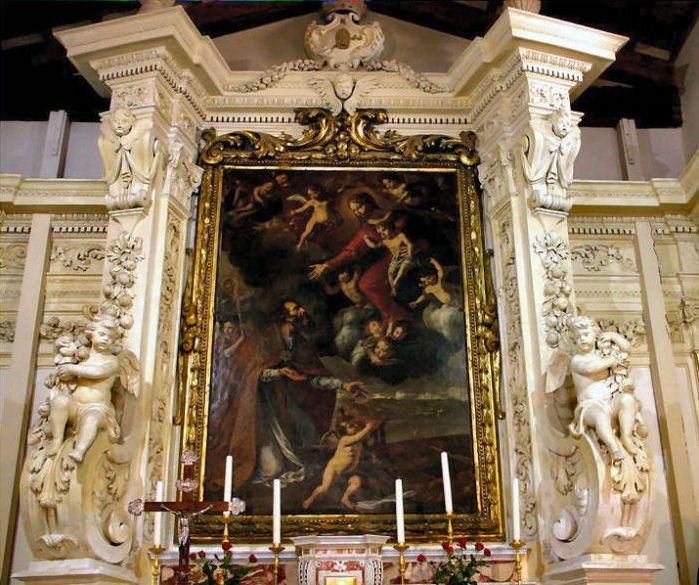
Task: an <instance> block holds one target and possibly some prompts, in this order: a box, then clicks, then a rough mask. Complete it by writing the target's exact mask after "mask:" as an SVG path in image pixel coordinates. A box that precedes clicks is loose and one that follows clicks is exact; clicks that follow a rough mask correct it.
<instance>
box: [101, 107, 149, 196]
mask: <svg viewBox="0 0 699 585" xmlns="http://www.w3.org/2000/svg"><path fill="white" fill-rule="evenodd" d="M98 146H99V152H100V156H101V157H102V166H103V167H104V178H105V180H106V181H107V185H109V194H108V195H107V208H108V209H132V208H136V207H148V206H149V204H150V199H149V189H150V186H151V183H152V182H153V180H154V178H155V175H156V172H157V170H158V167H159V166H160V161H161V160H162V153H161V152H160V149H159V147H158V141H157V140H156V139H155V138H154V137H153V132H152V129H151V127H150V125H149V123H148V122H147V121H146V120H137V119H136V116H135V115H134V113H133V112H132V111H131V110H129V109H128V108H124V107H119V108H117V109H116V110H114V112H112V114H111V115H110V116H109V119H108V120H107V121H106V123H104V124H103V133H102V135H101V136H100V137H99V140H98Z"/></svg>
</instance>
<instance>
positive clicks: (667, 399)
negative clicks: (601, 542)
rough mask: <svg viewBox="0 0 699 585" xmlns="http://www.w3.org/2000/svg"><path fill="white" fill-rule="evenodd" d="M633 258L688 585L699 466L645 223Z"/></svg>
mask: <svg viewBox="0 0 699 585" xmlns="http://www.w3.org/2000/svg"><path fill="white" fill-rule="evenodd" d="M636 258H637V263H638V267H639V270H640V273H641V279H640V281H641V292H642V303H643V321H644V322H645V324H646V330H647V332H648V333H647V335H648V349H649V351H650V358H651V360H650V369H651V377H652V380H653V391H654V394H655V402H656V406H657V409H658V415H659V416H658V423H659V427H660V433H661V436H662V440H663V445H664V446H665V447H666V452H665V462H666V465H667V472H668V473H667V485H668V490H669V494H668V495H669V498H668V500H669V504H670V510H671V513H672V517H673V523H674V525H675V527H676V529H675V531H674V536H675V539H676V543H677V544H676V549H677V557H678V561H679V573H680V579H681V580H682V582H683V583H689V582H691V581H692V580H693V579H694V578H695V577H696V575H694V576H693V575H691V574H690V573H689V565H690V561H691V562H693V561H692V559H696V558H697V556H699V536H698V535H697V525H698V523H699V500H698V499H697V491H696V490H697V489H699V488H698V487H697V486H699V461H696V458H694V457H692V456H691V455H690V452H691V448H692V447H695V446H694V445H688V444H687V437H688V436H691V435H688V433H687V431H686V430H685V422H684V417H685V416H686V413H683V409H682V398H681V394H680V393H681V392H682V390H683V387H682V385H680V384H679V381H678V379H677V373H676V368H675V354H674V351H673V348H672V341H671V339H670V331H669V327H668V323H667V318H666V307H665V295H664V292H663V287H662V282H661V280H660V267H659V265H658V256H657V254H656V250H655V246H654V242H653V233H652V226H651V224H650V222H648V221H637V222H636Z"/></svg>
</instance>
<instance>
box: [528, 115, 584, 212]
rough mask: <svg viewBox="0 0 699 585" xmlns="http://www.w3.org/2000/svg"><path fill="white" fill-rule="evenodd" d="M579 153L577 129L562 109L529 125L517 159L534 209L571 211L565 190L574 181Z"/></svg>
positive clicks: (570, 116) (570, 204)
mask: <svg viewBox="0 0 699 585" xmlns="http://www.w3.org/2000/svg"><path fill="white" fill-rule="evenodd" d="M579 151H580V129H579V128H578V127H577V125H576V124H575V121H574V120H573V116H572V114H571V112H570V111H569V110H568V109H567V108H566V107H565V106H560V107H559V108H558V109H556V110H555V111H554V112H552V113H551V114H550V115H548V116H546V117H545V118H542V119H535V120H533V121H532V125H531V127H530V129H529V132H528V133H527V134H526V135H525V136H524V138H523V141H522V147H521V150H520V155H521V157H520V158H521V161H522V169H523V171H524V177H525V179H526V180H527V183H529V185H530V186H531V188H532V205H533V206H534V207H535V208H543V209H550V210H553V211H563V212H568V211H570V208H571V207H572V205H573V203H572V201H571V200H570V199H568V197H567V193H566V190H567V189H568V187H569V186H570V184H571V182H572V181H573V165H574V164H575V159H576V158H577V156H578V152H579Z"/></svg>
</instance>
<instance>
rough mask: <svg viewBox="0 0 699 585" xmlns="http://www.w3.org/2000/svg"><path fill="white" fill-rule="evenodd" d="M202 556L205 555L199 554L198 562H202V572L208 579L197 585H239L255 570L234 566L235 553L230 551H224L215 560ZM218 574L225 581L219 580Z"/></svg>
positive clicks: (248, 567)
mask: <svg viewBox="0 0 699 585" xmlns="http://www.w3.org/2000/svg"><path fill="white" fill-rule="evenodd" d="M202 555H203V553H199V556H198V558H197V560H198V561H199V562H201V572H202V573H204V575H205V576H206V579H205V580H204V581H199V582H198V583H196V584H195V585H220V583H221V582H222V583H223V585H238V584H239V583H240V582H241V581H242V580H243V579H244V578H245V577H246V576H247V574H248V573H250V571H252V569H253V567H251V566H237V567H236V566H233V565H232V564H231V560H232V559H233V553H232V552H231V551H230V550H224V553H223V556H222V557H220V558H219V556H218V555H214V559H213V560H212V559H209V558H207V557H206V556H202ZM217 573H219V574H220V575H221V576H222V577H223V581H218V580H217Z"/></svg>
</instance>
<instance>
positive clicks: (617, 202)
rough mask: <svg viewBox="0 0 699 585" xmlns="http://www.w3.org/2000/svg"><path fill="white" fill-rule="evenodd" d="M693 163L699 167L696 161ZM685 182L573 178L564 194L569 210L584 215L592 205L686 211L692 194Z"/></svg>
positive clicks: (675, 180)
mask: <svg viewBox="0 0 699 585" xmlns="http://www.w3.org/2000/svg"><path fill="white" fill-rule="evenodd" d="M697 167H698V169H697V171H699V165H697ZM698 174H699V173H698ZM697 179H698V180H699V177H698V178H697ZM685 184H687V182H685V180H684V178H683V177H680V178H679V179H651V180H650V181H574V182H573V184H572V185H571V187H570V190H569V191H568V197H569V198H571V199H572V200H573V208H572V210H571V214H573V215H575V214H578V215H584V214H586V213H590V212H591V210H592V209H593V208H614V207H619V208H627V209H628V210H629V213H635V212H634V211H632V210H633V209H634V208H636V209H637V208H642V209H645V210H647V211H651V210H655V211H657V212H659V213H662V212H677V211H680V212H682V211H685V212H689V211H690V209H689V205H690V203H691V201H692V194H691V192H689V191H687V190H686V189H685ZM622 213H623V212H622Z"/></svg>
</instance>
